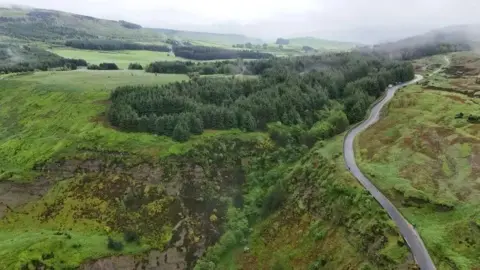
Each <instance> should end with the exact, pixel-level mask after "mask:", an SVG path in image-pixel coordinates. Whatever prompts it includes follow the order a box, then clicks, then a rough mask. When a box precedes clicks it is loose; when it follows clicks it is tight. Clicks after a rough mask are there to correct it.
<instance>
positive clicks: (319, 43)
mask: <svg viewBox="0 0 480 270" xmlns="http://www.w3.org/2000/svg"><path fill="white" fill-rule="evenodd" d="M289 40H290V44H289V45H290V46H297V47H303V46H310V47H312V48H314V49H317V50H321V51H347V50H351V49H352V48H355V46H356V45H358V44H355V43H353V42H342V41H334V40H326V39H320V38H314V37H299V38H291V39H289Z"/></svg>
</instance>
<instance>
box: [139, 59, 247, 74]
mask: <svg viewBox="0 0 480 270" xmlns="http://www.w3.org/2000/svg"><path fill="white" fill-rule="evenodd" d="M145 70H146V72H150V73H170V74H189V73H198V74H200V75H212V74H226V75H235V74H245V73H248V72H247V68H246V65H245V63H244V61H243V60H241V59H237V60H224V61H215V62H192V61H158V62H153V63H150V64H148V65H147V66H146V68H145Z"/></svg>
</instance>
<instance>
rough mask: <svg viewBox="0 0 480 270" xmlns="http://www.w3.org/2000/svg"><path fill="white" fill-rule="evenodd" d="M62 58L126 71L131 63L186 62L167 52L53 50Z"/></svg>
mask: <svg viewBox="0 0 480 270" xmlns="http://www.w3.org/2000/svg"><path fill="white" fill-rule="evenodd" d="M51 51H52V52H53V53H56V54H58V55H60V56H63V57H66V58H81V59H85V60H86V61H87V62H88V63H89V64H100V63H102V62H111V63H112V62H113V63H116V64H117V65H118V67H119V68H121V69H126V68H127V67H128V64H130V63H140V64H142V65H147V64H149V63H151V62H155V61H179V60H180V61H182V60H185V59H183V58H180V57H175V56H173V55H170V56H169V53H166V52H152V51H133V50H132V51H93V50H77V49H70V48H55V49H52V50H51Z"/></svg>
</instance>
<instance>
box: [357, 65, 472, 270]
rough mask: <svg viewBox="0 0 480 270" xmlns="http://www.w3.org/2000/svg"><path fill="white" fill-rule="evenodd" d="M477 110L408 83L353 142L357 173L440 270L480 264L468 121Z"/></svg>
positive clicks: (461, 99) (463, 100)
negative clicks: (390, 205) (411, 228)
mask: <svg viewBox="0 0 480 270" xmlns="http://www.w3.org/2000/svg"><path fill="white" fill-rule="evenodd" d="M439 76H441V75H439ZM478 105H479V101H478V100H477V99H474V98H469V97H468V96H465V95H461V94H456V93H449V92H440V91H435V90H430V89H429V88H426V89H423V88H422V87H421V86H420V85H414V86H410V87H407V88H405V89H402V90H401V91H400V92H399V93H397V95H396V96H395V97H394V99H393V100H392V102H391V103H390V105H389V106H388V110H386V111H385V117H384V118H383V119H381V120H380V121H379V122H378V123H376V124H375V125H374V126H373V127H371V128H369V129H368V130H366V131H365V132H364V133H362V134H361V135H360V137H359V138H358V139H357V141H356V144H357V146H356V147H357V159H358V161H359V165H360V167H361V168H362V171H364V172H365V173H366V174H367V175H368V176H369V177H370V178H371V179H372V180H373V182H374V183H375V185H377V186H378V187H379V188H380V189H381V190H382V191H384V193H385V194H386V195H387V197H389V198H391V199H392V200H393V201H394V203H395V204H396V205H397V207H398V208H399V209H400V211H401V212H402V213H403V214H404V215H405V216H406V218H407V219H408V220H409V221H410V222H412V223H413V224H415V225H416V227H417V230H418V231H419V233H420V235H421V236H422V237H423V239H424V241H425V244H426V246H427V248H428V250H429V252H430V253H431V255H432V256H433V258H434V260H435V263H436V266H437V267H438V269H475V267H478V266H479V265H480V259H479V258H480V242H479V241H478V239H480V182H479V179H480V178H479V177H480V170H479V168H480V160H479V157H480V126H479V125H478V124H471V123H468V122H467V119H466V117H467V116H468V115H469V114H478ZM460 112H462V113H463V114H464V115H465V117H464V118H458V119H457V118H455V116H456V115H457V114H459V113H460ZM372 138H374V139H372Z"/></svg>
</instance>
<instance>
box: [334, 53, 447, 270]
mask: <svg viewBox="0 0 480 270" xmlns="http://www.w3.org/2000/svg"><path fill="white" fill-rule="evenodd" d="M445 61H446V62H447V64H446V66H448V65H449V64H450V60H449V59H448V58H447V57H445ZM442 68H443V67H441V68H439V69H438V70H435V71H434V72H433V73H432V74H435V73H438V72H440V71H441V70H442ZM422 79H423V76H421V75H415V79H414V80H412V81H409V82H406V83H403V84H401V85H398V86H395V87H392V88H389V89H387V93H386V95H385V97H384V98H383V99H382V100H381V101H380V102H378V103H377V104H376V105H375V106H374V107H373V108H372V110H371V112H370V115H369V117H368V119H366V120H365V121H364V122H362V123H361V124H360V125H358V126H357V127H355V128H354V129H352V130H351V131H350V132H349V133H348V134H347V137H346V138H345V141H344V145H343V155H344V158H345V163H346V165H347V167H348V169H349V170H350V172H351V173H352V174H353V175H354V176H355V177H356V178H357V180H358V181H359V182H360V183H361V184H362V185H363V186H364V187H365V188H366V189H367V190H368V191H369V192H370V193H371V194H372V196H373V197H374V198H375V199H376V200H377V201H378V202H379V203H380V205H381V206H382V207H383V208H384V209H385V210H386V211H387V213H388V215H390V217H391V218H392V220H393V221H394V222H395V224H397V227H398V228H399V230H400V233H401V234H402V236H403V238H404V239H405V241H406V242H407V244H408V246H409V247H410V250H411V251H412V254H413V256H414V257H415V261H416V262H417V264H418V265H419V266H420V269H422V270H431V269H436V268H435V265H434V264H433V261H432V259H431V258H430V255H429V254H428V250H427V249H426V247H425V245H424V244H423V241H422V239H421V238H420V235H419V234H418V233H417V231H416V230H415V228H414V227H413V226H412V225H411V224H410V223H409V222H408V221H407V220H406V219H405V218H404V217H403V216H402V214H401V213H400V211H398V209H397V208H395V206H394V205H393V204H392V203H391V202H390V201H389V200H388V199H387V197H385V196H384V195H383V194H382V193H381V192H380V191H379V190H378V189H377V188H376V187H375V185H373V184H372V182H370V180H369V179H368V178H367V177H365V175H364V174H363V173H362V172H361V171H360V169H359V168H358V166H357V163H356V162H355V154H354V148H353V147H354V140H355V137H356V136H357V135H358V134H360V133H361V132H362V131H364V130H366V129H367V128H368V127H370V126H371V125H373V124H374V123H376V122H377V121H378V120H379V118H380V111H381V110H382V108H383V106H385V104H387V103H388V102H389V101H390V100H391V99H392V98H393V96H394V95H395V92H396V91H397V90H398V89H400V88H402V87H403V86H406V85H409V84H413V83H416V82H418V81H420V80H422Z"/></svg>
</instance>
